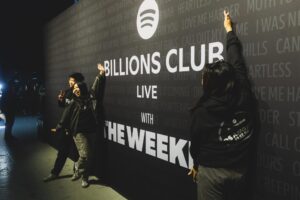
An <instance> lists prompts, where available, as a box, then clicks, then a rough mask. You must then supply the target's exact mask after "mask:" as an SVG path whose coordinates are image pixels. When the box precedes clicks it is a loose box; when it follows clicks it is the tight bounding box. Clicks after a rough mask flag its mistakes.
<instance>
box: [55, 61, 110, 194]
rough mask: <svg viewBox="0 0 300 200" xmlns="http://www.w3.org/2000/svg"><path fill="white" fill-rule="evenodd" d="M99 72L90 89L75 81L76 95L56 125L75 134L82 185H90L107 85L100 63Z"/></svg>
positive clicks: (58, 128) (77, 164)
mask: <svg viewBox="0 0 300 200" xmlns="http://www.w3.org/2000/svg"><path fill="white" fill-rule="evenodd" d="M98 69H99V72H100V73H99V74H98V75H97V77H96V79H95V81H94V83H93V86H92V88H91V90H90V91H88V89H87V86H86V84H85V83H83V82H78V83H75V85H74V89H73V93H74V95H75V97H74V98H73V99H72V100H71V102H70V104H69V105H68V107H66V109H65V110H64V113H63V115H62V118H61V120H60V122H59V123H58V125H57V127H56V131H59V130H64V129H67V130H68V132H69V133H70V134H71V135H72V136H73V139H74V142H75V144H76V147H77V149H78V153H79V159H78V161H77V163H76V170H78V171H80V174H82V182H81V185H82V187H83V188H85V187H88V185H89V183H88V177H89V174H90V171H89V169H90V161H91V157H92V151H93V141H94V138H95V134H96V132H97V125H98V116H97V115H98V114H99V113H97V109H98V107H99V106H100V105H99V104H102V99H103V94H104V87H105V70H104V67H103V66H102V65H101V64H99V65H98Z"/></svg>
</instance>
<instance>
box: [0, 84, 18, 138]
mask: <svg viewBox="0 0 300 200" xmlns="http://www.w3.org/2000/svg"><path fill="white" fill-rule="evenodd" d="M0 103H1V104H0V105H1V106H0V108H1V111H2V112H3V113H4V115H5V118H6V120H5V132H4V139H5V140H6V141H12V140H15V139H16V138H15V137H14V136H13V135H12V128H13V125H14V122H15V115H16V107H17V105H16V104H17V96H16V92H15V86H14V82H13V80H10V81H8V83H7V86H6V88H5V89H4V91H3V94H2V97H1V102H0Z"/></svg>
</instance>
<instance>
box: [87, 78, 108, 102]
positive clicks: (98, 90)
mask: <svg viewBox="0 0 300 200" xmlns="http://www.w3.org/2000/svg"><path fill="white" fill-rule="evenodd" d="M105 80H106V77H105V74H103V75H100V74H98V75H97V76H96V78H95V81H94V83H93V85H92V87H91V90H90V93H91V97H92V98H93V99H96V100H97V101H102V100H103V96H104V89H105Z"/></svg>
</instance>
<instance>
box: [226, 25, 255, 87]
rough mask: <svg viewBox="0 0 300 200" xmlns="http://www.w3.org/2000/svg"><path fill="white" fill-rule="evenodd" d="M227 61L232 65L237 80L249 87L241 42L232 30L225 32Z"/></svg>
mask: <svg viewBox="0 0 300 200" xmlns="http://www.w3.org/2000/svg"><path fill="white" fill-rule="evenodd" d="M226 49H227V61H228V62H229V63H230V64H231V65H232V66H233V67H234V70H235V75H236V78H237V80H238V81H239V82H240V83H241V84H243V85H244V86H246V87H249V79H248V72H247V67H246V64H245V59H244V57H243V53H242V51H243V49H242V44H241V42H240V40H239V39H238V37H237V36H236V34H235V33H234V32H233V31H230V32H228V33H227V45H226Z"/></svg>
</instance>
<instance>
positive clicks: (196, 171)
mask: <svg viewBox="0 0 300 200" xmlns="http://www.w3.org/2000/svg"><path fill="white" fill-rule="evenodd" d="M197 174H198V170H197V169H196V168H195V167H193V168H192V169H190V171H189V173H188V176H192V179H193V181H194V182H197Z"/></svg>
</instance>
